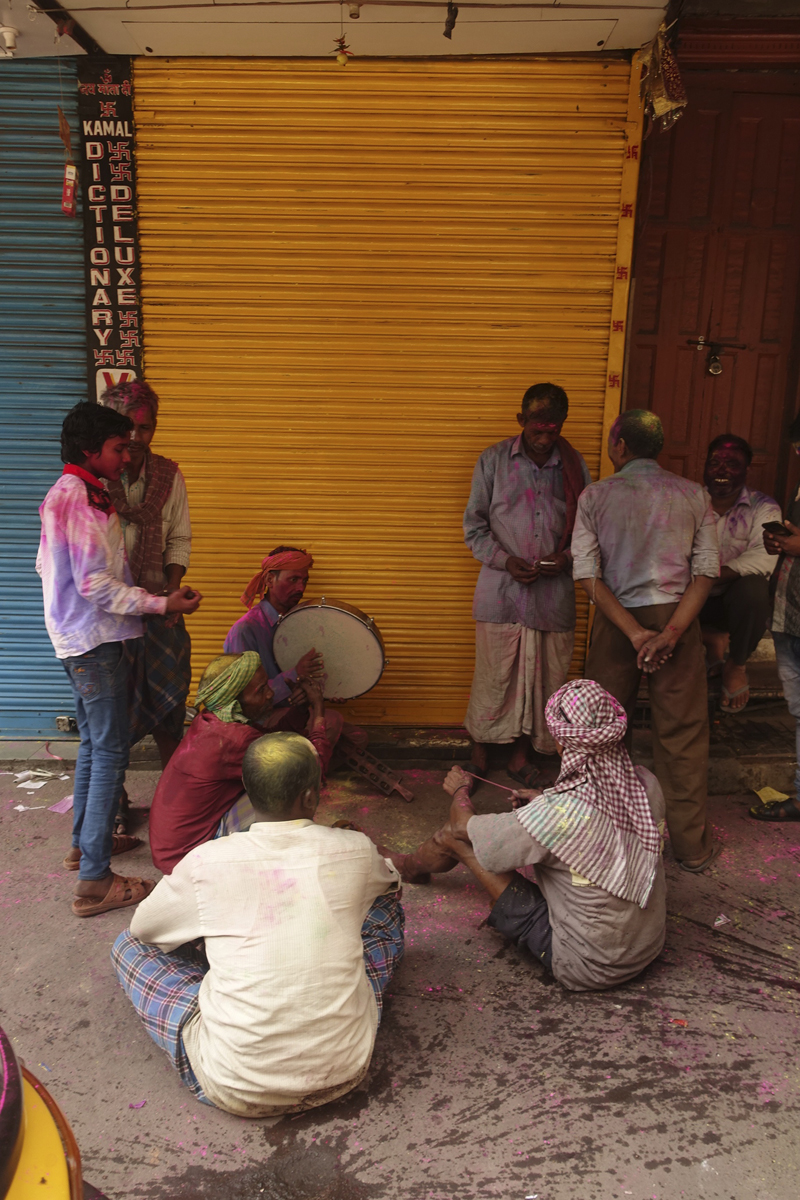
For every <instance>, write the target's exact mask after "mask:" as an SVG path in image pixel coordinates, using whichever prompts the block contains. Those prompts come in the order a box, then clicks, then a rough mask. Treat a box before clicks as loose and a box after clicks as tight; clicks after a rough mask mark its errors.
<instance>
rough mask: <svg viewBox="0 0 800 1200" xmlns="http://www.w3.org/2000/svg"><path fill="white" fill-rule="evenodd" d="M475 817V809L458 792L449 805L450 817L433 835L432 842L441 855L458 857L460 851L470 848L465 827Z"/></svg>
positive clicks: (461, 793)
mask: <svg viewBox="0 0 800 1200" xmlns="http://www.w3.org/2000/svg"><path fill="white" fill-rule="evenodd" d="M474 816H475V807H474V805H473V803H472V801H471V800H470V798H469V796H467V795H466V794H465V793H464V792H463V791H460V792H458V793H457V794H456V795H455V796H454V797H453V803H452V804H451V805H450V816H449V817H448V820H447V821H446V823H445V824H444V825H443V826H442V828H441V829H440V830H438V832H437V833H435V834H434V835H433V841H434V842H435V843H436V845H437V846H438V847H439V848H440V850H441V851H442V853H444V854H448V853H449V854H451V855H453V857H459V856H460V853H461V851H462V849H464V848H468V849H471V848H472V843H471V842H470V840H469V836H468V834H467V825H468V823H469V819H470V817H474Z"/></svg>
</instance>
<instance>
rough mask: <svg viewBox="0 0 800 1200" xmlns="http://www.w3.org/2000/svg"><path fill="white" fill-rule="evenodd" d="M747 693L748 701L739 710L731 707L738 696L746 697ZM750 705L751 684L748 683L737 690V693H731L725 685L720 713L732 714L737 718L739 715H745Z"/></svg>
mask: <svg viewBox="0 0 800 1200" xmlns="http://www.w3.org/2000/svg"><path fill="white" fill-rule="evenodd" d="M745 692H747V699H746V700H745V702H744V704H740V705H739V707H738V708H733V707H732V705H731V700H735V699H736V697H737V696H742V695H744V693H745ZM749 703H750V684H749V683H746V684H745V685H744V687H740V688H737V689H736V691H735V692H729V691H728V689H727V688H726V687H725V684H724V683H723V685H722V699H721V700H720V702H719V711H720V712H724V713H731V714H733V715H734V716H735V715H736V714H737V713H743V712H744V710H745V709H746V708H747V706H748V704H749Z"/></svg>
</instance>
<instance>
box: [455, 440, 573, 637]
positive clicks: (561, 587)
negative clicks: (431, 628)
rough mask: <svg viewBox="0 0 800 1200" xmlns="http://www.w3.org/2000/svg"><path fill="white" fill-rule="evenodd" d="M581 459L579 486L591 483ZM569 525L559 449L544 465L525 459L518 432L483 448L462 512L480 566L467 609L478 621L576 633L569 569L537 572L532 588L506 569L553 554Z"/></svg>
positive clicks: (465, 528) (465, 531)
mask: <svg viewBox="0 0 800 1200" xmlns="http://www.w3.org/2000/svg"><path fill="white" fill-rule="evenodd" d="M576 453H577V451H576ZM578 457H579V458H580V461H581V467H582V470H583V478H584V482H585V483H587V484H588V483H591V481H592V477H591V475H590V474H589V468H588V467H587V466H586V463H585V462H584V461H583V459H582V458H581V457H580V455H578ZM566 524H567V501H566V496H565V492H564V471H563V467H562V463H561V451H560V450H559V448H558V446H554V447H553V451H552V453H551V455H550V457H549V458H548V460H547V462H546V463H545V464H544V466H543V467H537V465H536V463H535V462H533V460H532V459H530V458H528V455H527V454H526V453H525V448H524V446H523V444H522V434H518V435H517V437H513V438H507V439H506V440H505V441H504V442H497V443H496V445H494V446H490V447H489V449H488V450H484V452H483V454H482V455H481V456H480V458H479V459H478V462H477V464H476V466H475V470H474V472H473V475H472V490H471V491H470V494H469V500H468V502H467V508H466V512H465V513H464V541H465V542H466V543H467V545H468V546H469V548H470V550H471V551H472V553H473V555H474V556H475V558H477V559H478V561H479V562H481V563H483V566H482V567H481V573H480V575H479V576H478V582H477V584H476V585H475V599H474V601H473V605H472V615H473V617H474V618H475V620H476V621H488V622H490V623H493V624H498V625H505V624H516V625H525V626H526V627H527V628H528V629H542V630H545V631H547V632H560V633H564V632H566V631H567V630H570V629H574V628H575V588H574V586H573V583H572V579H571V578H570V574H569V571H568V570H567V571H562V572H561V574H560V575H551V576H547V575H540V576H539V578H538V579H537V580H536V581H535V582H534V583H531V584H525V583H518V582H517V581H516V579H514V578H513V577H512V576H511V575H509V573H508V571H507V570H506V562H507V561H508V559H509V557H514V558H524V559H525V560H526V562H533V561H534V560H535V559H543V558H544V559H546V558H548V557H549V556H550V555H553V554H555V553H556V551H557V550H558V544H559V542H560V540H561V535H562V534H563V532H564V529H565V528H566ZM567 554H569V551H567Z"/></svg>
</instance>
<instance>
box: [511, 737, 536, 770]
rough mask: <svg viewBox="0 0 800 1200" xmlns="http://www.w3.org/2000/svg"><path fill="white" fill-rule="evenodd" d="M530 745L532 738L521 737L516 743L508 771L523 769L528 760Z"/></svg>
mask: <svg viewBox="0 0 800 1200" xmlns="http://www.w3.org/2000/svg"><path fill="white" fill-rule="evenodd" d="M529 746H530V738H527V737H520V738H517V740H516V742H515V743H514V749H513V751H512V754H511V759H510V760H509V764H508V766H507V768H506V770H508V771H521V770H522V768H523V767H524V766H525V764H526V763H527V761H528V748H529Z"/></svg>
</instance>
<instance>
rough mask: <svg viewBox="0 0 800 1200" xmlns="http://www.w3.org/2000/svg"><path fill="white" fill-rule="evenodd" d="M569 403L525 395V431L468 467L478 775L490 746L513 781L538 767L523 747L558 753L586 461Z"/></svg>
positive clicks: (554, 390)
mask: <svg viewBox="0 0 800 1200" xmlns="http://www.w3.org/2000/svg"><path fill="white" fill-rule="evenodd" d="M568 409H569V401H568V399H567V394H566V392H565V391H564V389H563V388H560V387H558V386H557V385H556V384H553V383H537V384H535V385H534V386H533V387H530V388H528V390H527V391H526V393H525V395H524V396H523V398H522V412H520V413H518V414H517V421H518V422H519V424H520V426H521V427H522V432H521V433H520V434H518V435H517V436H516V437H511V438H507V439H506V440H505V441H503V442H498V443H497V444H496V445H494V446H490V447H489V448H488V450H484V452H483V454H481V456H480V458H479V459H478V462H477V464H476V466H475V471H474V474H473V477H472V490H471V492H470V496H469V501H468V503H467V509H466V512H465V513H464V540H465V542H466V543H467V545H468V546H469V548H470V550H471V551H472V553H473V555H474V556H475V558H477V559H478V560H479V562H481V563H482V564H483V566H482V567H481V572H480V575H479V576H478V582H477V585H476V587H475V599H474V602H473V606H472V615H473V617H474V618H475V620H476V622H477V626H476V631H475V642H476V646H475V675H474V677H473V680H472V691H471V693H470V700H469V707H468V709H467V715H466V718H465V720H464V724H465V725H466V728H467V731H468V732H469V734H470V736H471V737H472V739H473V750H472V763H473V766H474V767H475V769H476V771H478V772H479V773H483V772H485V770H486V766H487V747H488V745H490V744H506V745H507V744H509V743H513V745H514V749H513V752H512V756H511V761H510V763H509V765H508V773H509V775H510V776H511V777H512V779H515V780H517V781H518V782H520V783H522V784H524V785H525V786H526V787H531V786H532V784H533V782H534V781H535V779H536V778H537V776H538V774H539V772H538V770H536V768H535V766H534V765H532V764H530V763H528V743H529V742H531V743H532V744H533V749H534V750H535V751H536V752H537V753H539V754H545V755H551V754H555V753H556V748H555V743H554V742H553V740H552V738H551V736H550V733H549V731H548V729H547V725H546V724H545V720H544V709H545V705H546V704H547V701H548V700H549V698H550V696H551V695H552V694H553V692H555V691H557V690H558V689H559V688H560V687H562V686H563V684H564V683H565V682H566V678H567V672H568V670H569V664H570V661H571V659H572V647H573V642H574V639H575V589H574V586H573V583H572V575H571V567H572V556H571V553H570V548H569V546H570V536H571V534H572V526H573V523H574V520H575V512H576V508H577V503H578V496H579V495H580V493H581V492H582V491H583V489H584V488H585V487H586V486H587V484H589V483H591V476H590V475H589V470H588V468H587V466H586V463H585V462H584V461H583V459H582V457H581V456H580V454H578V452H577V450H575V449H574V448H573V447H572V446H571V445H570V443H569V442H568V441H567V440H566V438H563V437H562V436H561V427H562V425H563V424H564V421H565V420H566V417H567V412H568Z"/></svg>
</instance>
